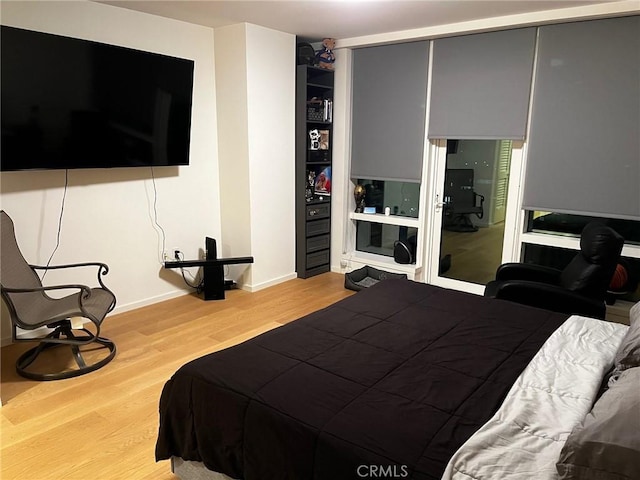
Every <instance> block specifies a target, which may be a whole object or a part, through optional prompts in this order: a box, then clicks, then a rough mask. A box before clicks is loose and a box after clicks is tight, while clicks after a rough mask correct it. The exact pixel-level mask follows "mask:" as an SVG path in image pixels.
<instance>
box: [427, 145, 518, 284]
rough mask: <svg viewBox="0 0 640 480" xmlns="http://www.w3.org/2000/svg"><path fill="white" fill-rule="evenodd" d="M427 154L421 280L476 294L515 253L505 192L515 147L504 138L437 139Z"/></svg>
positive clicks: (512, 222) (511, 214)
mask: <svg viewBox="0 0 640 480" xmlns="http://www.w3.org/2000/svg"><path fill="white" fill-rule="evenodd" d="M518 147H519V146H518ZM514 152H515V153H516V154H515V155H514ZM432 153H433V155H432V158H434V159H435V162H434V163H433V168H432V170H431V175H432V179H433V180H432V192H433V193H434V195H433V198H434V202H433V205H432V206H433V212H432V215H431V221H430V227H429V231H430V237H431V238H430V247H431V248H430V249H429V250H430V253H429V254H428V258H430V262H429V268H428V272H427V281H428V283H432V284H434V285H440V286H444V287H449V288H456V289H459V290H465V291H470V292H473V293H482V292H483V291H484V286H485V285H486V284H487V283H488V282H489V281H491V280H493V279H494V278H495V272H496V269H497V268H498V266H499V265H500V264H501V263H503V262H505V261H509V260H511V259H513V257H514V255H516V253H515V252H514V249H513V245H514V242H515V236H516V235H515V232H516V231H517V228H514V227H515V225H516V221H515V217H516V213H517V212H516V210H514V209H512V210H511V211H510V210H509V205H510V201H509V199H510V198H512V197H513V196H515V195H513V196H510V193H511V192H510V191H509V190H510V186H511V184H512V183H513V182H512V181H511V180H512V176H513V175H514V168H513V166H514V164H518V165H519V162H514V157H521V149H520V148H517V149H514V145H513V142H511V141H509V140H446V141H444V140H442V141H439V142H438V144H437V145H434V146H433V150H432ZM516 185H517V183H516ZM514 190H515V189H514ZM512 203H517V202H512Z"/></svg>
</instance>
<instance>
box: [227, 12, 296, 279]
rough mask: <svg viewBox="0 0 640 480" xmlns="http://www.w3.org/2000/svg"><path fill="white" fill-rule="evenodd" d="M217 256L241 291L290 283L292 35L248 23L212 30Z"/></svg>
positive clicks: (292, 243)
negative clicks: (230, 261) (244, 259)
mask: <svg viewBox="0 0 640 480" xmlns="http://www.w3.org/2000/svg"><path fill="white" fill-rule="evenodd" d="M215 38H216V46H217V48H216V79H217V85H218V104H217V108H218V117H219V118H220V119H221V120H220V125H219V133H220V135H219V138H220V150H219V151H220V172H221V178H222V179H223V182H222V185H221V194H222V199H221V202H222V231H223V240H224V242H223V254H224V255H225V256H244V255H249V254H251V255H253V257H254V259H255V263H254V264H253V265H252V266H251V267H250V268H246V267H243V266H232V267H230V269H229V270H230V272H229V276H230V277H231V278H237V277H238V276H239V275H240V276H241V277H240V278H241V279H242V281H243V283H244V287H243V288H246V289H247V290H251V291H255V290H259V289H262V288H265V287H267V286H270V285H273V284H275V283H279V282H281V281H284V280H287V279H290V278H294V277H295V197H294V192H295V177H294V173H295V124H294V119H295V95H294V92H295V72H296V70H295V45H296V43H295V36H294V35H290V34H286V33H282V32H278V31H275V30H271V29H268V28H264V27H259V26H256V25H251V24H239V25H232V26H228V27H223V28H219V29H216V31H215Z"/></svg>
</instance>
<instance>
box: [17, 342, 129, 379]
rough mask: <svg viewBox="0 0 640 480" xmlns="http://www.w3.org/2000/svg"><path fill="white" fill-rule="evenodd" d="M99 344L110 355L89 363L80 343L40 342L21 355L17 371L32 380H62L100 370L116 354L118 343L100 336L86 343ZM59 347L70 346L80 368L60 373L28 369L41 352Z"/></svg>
mask: <svg viewBox="0 0 640 480" xmlns="http://www.w3.org/2000/svg"><path fill="white" fill-rule="evenodd" d="M93 344H99V345H102V347H100V348H107V349H108V350H109V355H107V356H106V357H105V358H103V359H101V360H100V361H98V362H95V363H91V364H89V365H87V364H86V362H85V360H84V358H83V357H82V353H81V352H80V348H79V347H80V345H75V344H68V343H44V342H43V343H40V344H39V345H38V346H37V347H34V348H32V349H30V350H27V351H26V352H25V353H23V354H22V355H20V357H19V358H18V360H17V361H16V372H17V373H18V375H20V376H22V377H25V378H28V379H30V380H39V381H46V380H62V379H65V378H73V377H78V376H80V375H84V374H85V373H89V372H93V371H95V370H98V369H99V368H102V367H104V366H105V365H106V364H107V363H109V362H110V361H111V360H113V358H114V357H115V356H116V345H115V343H113V342H112V341H111V340H109V339H108V338H103V337H98V338H96V339H95V340H94V341H93V342H91V343H88V344H86V345H93ZM59 347H67V348H70V349H71V351H72V353H73V358H74V359H75V361H76V364H77V365H78V368H76V369H73V370H65V371H63V372H58V373H36V372H29V371H27V370H26V369H27V367H29V365H31V364H32V363H33V362H34V361H35V360H36V358H38V355H40V353H42V352H44V351H45V350H50V349H52V348H59Z"/></svg>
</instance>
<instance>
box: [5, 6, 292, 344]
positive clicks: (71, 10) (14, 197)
mask: <svg viewBox="0 0 640 480" xmlns="http://www.w3.org/2000/svg"><path fill="white" fill-rule="evenodd" d="M1 20H2V24H3V25H9V26H15V27H20V28H26V29H31V30H37V31H42V32H47V33H53V34H59V35H65V36H70V37H76V38H82V39H88V40H94V41H99V42H104V43H110V44H114V45H120V46H125V47H131V48H136V49H140V50H146V51H151V52H157V53H162V54H167V55H172V56H177V57H182V58H188V59H191V60H194V61H195V75H194V92H193V114H192V130H191V156H190V165H189V166H187V167H163V168H155V169H154V174H155V178H156V182H155V184H156V188H157V205H156V207H157V208H156V211H157V216H158V222H159V224H160V225H161V226H162V228H163V229H164V231H165V233H166V248H167V249H173V248H174V247H177V248H179V249H180V250H182V251H183V252H184V254H185V256H186V257H187V258H197V255H198V253H199V249H201V248H203V247H204V237H205V235H208V236H212V237H214V238H220V235H221V220H220V198H219V179H218V152H217V148H218V146H217V121H216V109H215V76H214V39H213V30H212V29H210V28H206V27H201V26H197V25H192V24H188V23H184V22H179V21H175V20H169V19H165V18H161V17H156V16H152V15H147V14H144V13H138V12H133V11H130V10H125V9H122V8H118V7H113V6H109V5H103V4H98V3H93V2H4V1H3V2H2V4H1ZM123 74H125V75H126V72H123ZM292 96H293V95H292ZM64 180H65V173H64V171H33V172H5V173H2V176H1V188H2V190H1V194H0V206H1V207H2V209H4V210H6V211H7V213H9V215H10V216H11V217H12V218H13V220H14V222H15V224H16V230H17V232H16V233H17V237H18V242H19V244H20V246H21V249H22V251H23V254H24V256H25V257H26V259H27V261H29V262H30V263H35V264H45V263H46V262H47V260H48V258H49V256H50V255H51V253H52V251H53V250H54V248H55V245H56V232H57V225H58V217H59V214H60V207H61V201H62V196H63V186H64ZM68 180H69V188H68V191H67V195H66V201H65V209H64V217H63V222H62V229H61V234H60V247H59V249H58V250H57V252H56V254H55V257H54V258H53V261H52V264H63V263H72V262H80V261H90V260H93V261H102V262H105V263H107V264H109V266H110V269H111V271H110V273H109V274H108V276H107V277H105V283H107V285H108V286H109V287H110V288H112V289H113V291H114V293H115V294H116V296H117V299H118V307H117V310H116V311H124V310H127V309H131V308H134V307H138V306H142V305H145V304H149V303H153V302H156V301H159V300H163V299H166V298H170V297H172V296H176V295H181V294H184V293H185V292H186V291H187V290H189V289H188V288H187V287H186V286H185V285H184V283H183V281H182V278H181V277H180V275H179V273H178V272H174V271H167V270H164V269H163V268H162V267H161V263H160V259H161V253H160V250H161V248H162V247H161V243H160V239H161V237H160V235H159V233H158V229H157V227H154V225H153V221H152V218H153V215H154V213H153V212H154V200H155V199H154V187H153V182H152V180H151V170H150V169H148V168H130V169H124V168H123V169H97V170H70V171H69V178H68ZM58 278H60V277H59V276H56V275H53V274H49V275H48V276H47V278H46V282H47V283H48V282H49V281H53V280H57V279H58ZM60 279H61V280H63V281H65V280H68V279H73V281H74V282H76V281H77V280H78V279H77V277H76V276H75V275H73V276H64V278H60ZM83 279H86V281H90V280H92V279H95V274H93V273H92V274H91V275H87V276H84V275H83ZM8 337H10V328H9V322H8V314H7V312H6V310H5V308H4V306H3V312H2V339H3V341H6V339H7V338H8Z"/></svg>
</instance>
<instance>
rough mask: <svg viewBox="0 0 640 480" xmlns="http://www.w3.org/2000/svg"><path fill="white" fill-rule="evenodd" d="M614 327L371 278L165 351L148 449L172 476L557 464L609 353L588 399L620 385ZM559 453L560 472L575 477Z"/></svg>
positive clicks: (538, 468)
mask: <svg viewBox="0 0 640 480" xmlns="http://www.w3.org/2000/svg"><path fill="white" fill-rule="evenodd" d="M638 310H639V311H638V314H639V315H640V308H639V309H638ZM638 323H640V321H639V322H638ZM630 330H631V329H628V327H626V326H623V325H618V324H613V323H608V322H603V321H600V320H594V319H589V318H584V317H571V318H567V315H564V314H558V313H553V312H549V311H545V310H540V309H536V308H532V307H528V306H524V305H518V304H514V303H510V302H506V301H502V300H495V299H489V298H484V297H479V296H475V295H471V294H466V293H462V292H456V291H452V290H447V289H443V288H439V287H434V286H430V285H425V284H422V283H416V282H413V281H407V280H385V281H383V282H380V283H378V284H376V285H373V286H372V287H370V288H367V289H364V290H362V291H360V292H358V293H357V294H355V295H353V296H351V297H349V298H347V299H344V300H341V301H340V302H338V303H336V304H334V305H332V306H330V307H328V308H325V309H323V310H320V311H317V312H315V313H312V314H310V315H308V316H305V317H303V318H301V319H299V320H297V321H295V322H291V323H289V324H287V325H284V326H282V327H280V328H277V329H275V330H272V331H270V332H267V333H265V334H262V335H260V336H258V337H255V338H253V339H251V340H249V341H247V342H244V343H242V344H240V345H237V346H235V347H231V348H229V349H226V350H224V351H221V352H216V353H213V354H210V355H206V356H204V357H201V358H199V359H196V360H194V361H192V362H189V363H187V364H185V365H184V366H183V367H181V368H180V369H179V370H178V371H177V372H176V373H175V374H174V375H173V377H172V378H171V379H170V380H168V382H167V383H166V385H165V387H164V389H163V392H162V395H161V399H160V408H159V412H160V426H159V433H158V440H157V444H156V459H157V460H164V459H172V463H173V465H174V469H175V471H176V473H177V474H178V475H179V476H180V478H182V479H183V480H191V479H196V478H198V479H200V478H203V479H205V478H206V479H228V478H232V479H244V480H268V479H292V480H307V479H308V480H312V479H313V480H324V479H326V480H339V479H357V478H413V479H419V480H431V479H440V478H447V479H480V478H484V479H487V478H496V479H498V478H499V479H508V478H514V479H515V478H518V479H521V478H536V479H540V478H558V477H557V475H558V473H557V472H558V471H559V470H560V469H561V468H560V467H557V466H556V463H557V462H558V459H559V457H560V455H561V453H565V454H566V452H565V451H564V450H563V448H564V447H565V446H566V444H567V443H568V442H567V438H568V437H569V436H570V434H572V433H571V432H572V431H573V430H574V429H576V427H577V426H580V425H582V422H583V421H584V420H585V417H587V416H588V414H590V412H591V411H592V406H593V405H592V404H593V402H594V401H595V399H596V398H597V396H598V394H599V393H602V390H603V389H602V385H603V379H605V377H606V376H607V373H608V372H610V371H611V369H612V367H613V366H617V375H616V377H615V378H616V379H618V378H619V379H621V381H619V383H618V385H617V386H616V388H611V389H610V391H607V392H605V394H604V395H602V397H601V399H600V400H599V401H598V403H599V402H600V401H603V400H606V399H607V398H609V397H614V398H617V397H615V396H614V395H612V394H611V392H614V393H615V392H617V391H619V390H621V388H618V387H619V386H620V385H622V386H623V387H625V388H629V387H628V385H629V384H631V385H632V387H631V388H633V384H632V381H633V378H632V379H631V380H627V378H626V377H629V375H628V373H629V372H627V371H624V370H626V369H629V370H638V369H633V368H628V367H627V368H626V369H625V368H622V367H620V361H621V359H620V358H618V357H617V356H616V355H618V356H620V355H621V354H620V351H621V349H622V348H623V345H624V344H625V339H627V338H628V337H629V332H630ZM636 330H637V331H635V330H634V332H635V333H634V335H636V336H638V337H640V335H639V334H638V332H640V329H636ZM634 338H635V337H634ZM631 340H633V338H632V339H631ZM631 340H629V341H627V343H629V342H630V341H631ZM637 341H638V344H639V345H640V338H639V339H637ZM631 345H632V346H631V347H630V350H629V349H628V350H629V352H630V353H629V352H627V354H626V356H625V357H624V358H627V359H628V358H635V357H633V355H637V356H640V353H639V352H640V347H638V348H637V349H636V347H635V346H634V345H635V344H634V343H633V342H631ZM623 353H624V352H623ZM638 360H639V364H640V358H639V359H638ZM624 365H626V364H624ZM604 383H606V382H604ZM636 386H637V384H636ZM617 395H618V396H619V394H617ZM631 397H632V398H633V396H631ZM635 401H636V402H637V399H636V400H635ZM617 403H620V402H617ZM596 406H597V404H596ZM636 407H638V405H637V403H636V404H634V405H632V406H631V411H634V410H633V409H634V408H636ZM593 408H595V407H593ZM607 411H611V408H610V407H607ZM630 416H631V417H632V416H633V415H632V414H630ZM634 421H636V420H635V419H633V418H631V422H630V424H631V425H634ZM636 423H640V422H636ZM628 424H629V422H626V423H625V425H628ZM630 437H631V440H630V441H631V444H632V446H633V445H635V444H634V442H635V441H636V440H637V439H636V438H635V437H634V435H633V434H631V435H630ZM627 450H628V449H627ZM627 450H625V452H626V451H627ZM565 456H566V455H565ZM574 457H575V455H574ZM574 457H572V456H571V455H569V457H567V458H565V460H566V462H565V464H566V465H567V467H566V468H565V471H568V472H569V474H568V475H569V476H565V477H562V478H567V479H568V478H588V477H571V476H570V474H571V473H572V471H574V472H575V471H577V470H575V469H573V470H572V468H573V463H572V462H573V458H574ZM590 457H593V455H591V456H590ZM636 463H637V461H636ZM623 464H624V465H625V466H627V465H626V461H625V462H623ZM630 465H631V467H633V468H635V466H636V464H634V463H633V462H632V463H631V464H630ZM631 467H628V468H631ZM638 468H640V465H639V466H638ZM527 469H528V470H527ZM497 471H499V472H500V474H499V475H497V474H496V473H495V472H497ZM527 471H528V472H529V474H528V475H527ZM582 473H584V472H582ZM496 475H497V476H496ZM594 478H596V477H594ZM598 478H608V477H598ZM611 478H626V477H624V476H619V477H611ZM629 478H632V477H629Z"/></svg>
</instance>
